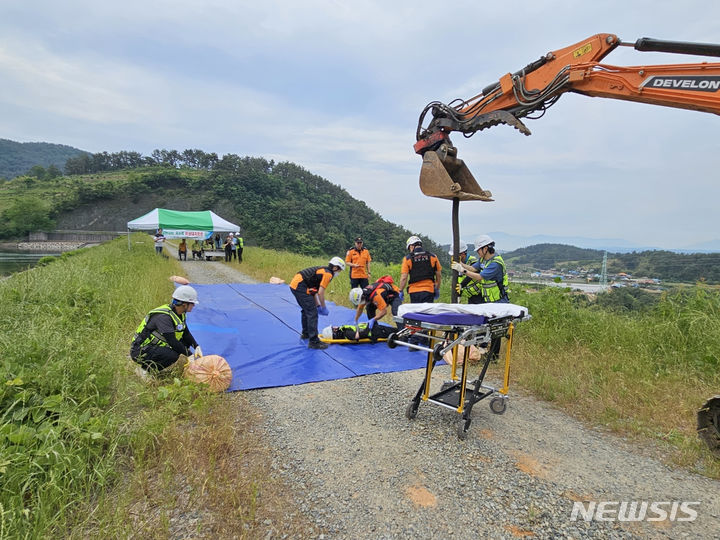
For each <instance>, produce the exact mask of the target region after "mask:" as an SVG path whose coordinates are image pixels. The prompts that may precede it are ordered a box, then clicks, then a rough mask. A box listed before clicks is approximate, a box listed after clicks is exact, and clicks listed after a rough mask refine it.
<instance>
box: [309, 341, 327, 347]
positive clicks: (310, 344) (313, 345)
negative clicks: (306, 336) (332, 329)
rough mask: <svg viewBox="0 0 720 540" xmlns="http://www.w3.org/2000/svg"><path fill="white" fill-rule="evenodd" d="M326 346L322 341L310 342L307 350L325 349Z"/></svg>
mask: <svg viewBox="0 0 720 540" xmlns="http://www.w3.org/2000/svg"><path fill="white" fill-rule="evenodd" d="M327 348H328V344H327V343H323V342H322V341H311V342H310V343H308V349H327Z"/></svg>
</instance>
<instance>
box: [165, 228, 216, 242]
mask: <svg viewBox="0 0 720 540" xmlns="http://www.w3.org/2000/svg"><path fill="white" fill-rule="evenodd" d="M163 235H164V236H165V238H197V239H198V240H207V239H208V238H210V237H211V236H212V235H213V232H212V231H186V230H182V229H163Z"/></svg>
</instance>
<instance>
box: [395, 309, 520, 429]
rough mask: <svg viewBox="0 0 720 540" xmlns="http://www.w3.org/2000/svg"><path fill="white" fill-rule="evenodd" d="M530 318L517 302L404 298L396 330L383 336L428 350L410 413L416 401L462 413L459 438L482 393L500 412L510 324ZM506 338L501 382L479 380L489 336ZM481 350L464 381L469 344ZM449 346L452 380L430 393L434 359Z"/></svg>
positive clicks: (503, 405)
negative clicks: (474, 371) (475, 370)
mask: <svg viewBox="0 0 720 540" xmlns="http://www.w3.org/2000/svg"><path fill="white" fill-rule="evenodd" d="M529 319H530V314H529V313H528V310H527V308H525V307H523V306H518V305H516V304H478V305H470V304H429V303H428V304H403V305H402V306H400V309H399V310H398V315H397V317H395V321H396V322H397V324H398V327H399V328H400V327H402V329H401V330H399V331H398V332H396V333H394V334H392V335H391V336H390V337H389V338H388V341H387V344H388V346H389V347H390V348H395V347H397V346H398V345H401V346H403V347H408V348H410V349H416V350H421V351H426V352H427V365H426V368H425V377H424V379H423V381H422V384H421V385H420V388H419V389H418V391H417V394H416V395H415V397H414V398H413V400H412V401H411V402H410V404H409V405H408V407H407V409H406V410H405V415H406V416H407V417H408V418H409V419H413V418H415V416H417V411H418V408H419V406H420V402H421V401H426V402H428V403H433V404H436V405H440V406H442V407H446V408H449V409H453V410H455V411H456V412H457V413H458V414H460V415H461V416H462V419H461V420H460V422H459V424H458V428H457V434H458V437H459V438H460V439H465V438H466V437H467V433H468V430H469V428H470V423H471V422H472V419H471V417H470V415H471V412H472V408H473V405H474V404H475V403H477V402H478V401H480V400H482V399H485V398H487V397H492V399H491V400H490V410H491V411H492V412H494V413H495V414H503V413H504V412H505V410H506V408H507V401H508V387H509V382H510V355H511V350H512V341H513V331H514V328H515V325H516V324H517V323H518V322H521V321H527V320H529ZM503 337H505V338H507V346H506V348H505V369H504V377H503V386H502V387H501V388H493V387H491V386H486V385H484V384H483V380H484V378H485V374H486V373H487V370H488V366H489V365H490V362H491V361H492V360H493V357H492V355H491V354H489V353H488V352H487V351H488V349H489V348H490V344H491V342H492V341H493V340H498V339H502V338H503ZM459 345H462V346H463V361H462V369H461V372H460V375H459V376H458V375H457V367H458V349H459V347H458V346H459ZM472 346H474V347H478V348H479V349H481V350H485V354H484V356H483V357H482V363H481V369H480V374H479V375H478V377H477V378H476V379H475V380H473V381H468V369H469V361H468V360H469V357H470V350H471V349H470V348H471V347H472ZM448 352H451V354H452V362H451V377H452V380H450V381H446V382H444V383H443V385H442V387H441V389H440V391H439V392H436V393H434V394H430V382H431V377H432V371H433V368H434V367H435V364H436V363H437V362H438V361H439V360H440V359H442V358H443V357H444V356H445V355H446V354H447V353H448Z"/></svg>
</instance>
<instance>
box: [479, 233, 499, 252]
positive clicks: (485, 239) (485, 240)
mask: <svg viewBox="0 0 720 540" xmlns="http://www.w3.org/2000/svg"><path fill="white" fill-rule="evenodd" d="M494 243H495V240H493V239H492V238H490V237H489V236H488V235H487V234H481V235H480V236H478V237H477V240H475V251H477V250H478V249H480V248H483V247H485V246H489V245H490V244H494Z"/></svg>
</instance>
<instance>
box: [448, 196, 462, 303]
mask: <svg viewBox="0 0 720 540" xmlns="http://www.w3.org/2000/svg"><path fill="white" fill-rule="evenodd" d="M459 213H460V199H459V198H458V197H453V200H452V233H453V256H452V260H453V261H460V253H459V252H458V250H459V249H460V225H459V221H458V214H459ZM457 282H458V273H457V271H456V270H453V271H452V281H451V282H450V300H451V303H453V304H457V303H458V294H457Z"/></svg>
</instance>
